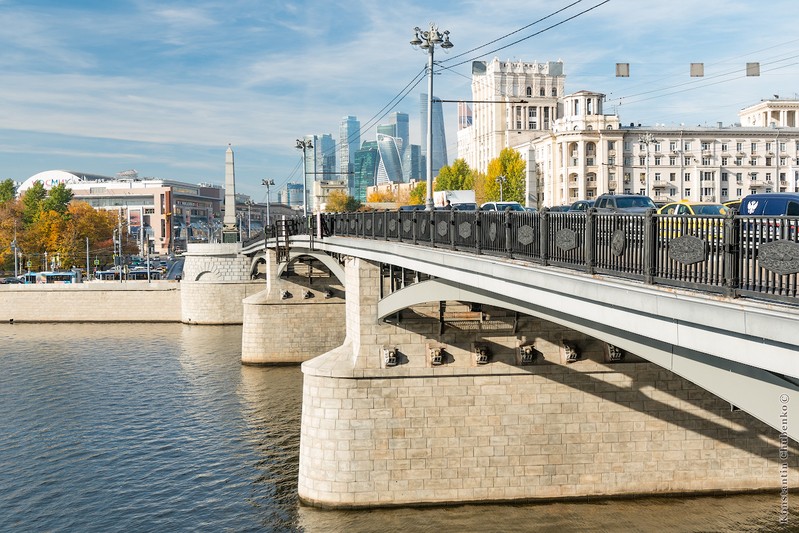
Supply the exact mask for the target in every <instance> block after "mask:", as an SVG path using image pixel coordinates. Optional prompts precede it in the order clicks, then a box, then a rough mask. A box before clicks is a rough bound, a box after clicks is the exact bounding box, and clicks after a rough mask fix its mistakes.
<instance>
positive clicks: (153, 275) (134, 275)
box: [127, 268, 161, 281]
mask: <svg viewBox="0 0 799 533" xmlns="http://www.w3.org/2000/svg"><path fill="white" fill-rule="evenodd" d="M127 279H128V280H129V281H138V280H145V281H146V280H147V269H146V268H134V269H133V270H129V271H128V275H127ZM150 279H161V271H160V270H154V269H151V270H150Z"/></svg>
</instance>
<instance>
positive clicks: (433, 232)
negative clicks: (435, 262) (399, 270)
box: [425, 210, 436, 248]
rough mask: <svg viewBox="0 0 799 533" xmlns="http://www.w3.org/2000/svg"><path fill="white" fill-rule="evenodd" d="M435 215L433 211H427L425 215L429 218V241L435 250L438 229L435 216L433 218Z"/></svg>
mask: <svg viewBox="0 0 799 533" xmlns="http://www.w3.org/2000/svg"><path fill="white" fill-rule="evenodd" d="M434 213H435V211H432V210H431V211H425V215H427V218H428V223H427V234H428V239H429V240H430V244H431V245H432V246H433V248H435V247H436V227H435V223H436V218H435V216H433V214H434Z"/></svg>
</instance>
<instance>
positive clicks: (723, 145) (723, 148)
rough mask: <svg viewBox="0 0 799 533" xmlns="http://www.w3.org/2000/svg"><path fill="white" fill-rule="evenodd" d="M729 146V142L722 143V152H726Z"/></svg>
mask: <svg viewBox="0 0 799 533" xmlns="http://www.w3.org/2000/svg"><path fill="white" fill-rule="evenodd" d="M727 148H728V146H727V143H721V151H722V152H726V151H727Z"/></svg>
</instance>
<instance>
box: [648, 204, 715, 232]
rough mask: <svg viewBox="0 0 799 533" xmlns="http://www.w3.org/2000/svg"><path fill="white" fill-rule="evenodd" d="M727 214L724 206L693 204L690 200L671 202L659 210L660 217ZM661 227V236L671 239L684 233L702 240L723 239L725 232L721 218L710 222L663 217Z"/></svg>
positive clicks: (698, 219) (692, 217)
mask: <svg viewBox="0 0 799 533" xmlns="http://www.w3.org/2000/svg"><path fill="white" fill-rule="evenodd" d="M726 213H727V208H726V207H725V206H724V205H723V204H720V203H713V202H692V201H690V200H680V201H679V202H671V203H669V204H666V205H664V206H663V207H661V208H660V209H658V214H660V215H678V216H679V215H683V216H689V215H724V214H726ZM660 227H661V230H660V234H661V235H664V236H668V237H669V238H676V237H679V236H680V235H682V234H683V233H687V234H689V235H694V236H696V237H700V238H713V239H721V237H722V232H723V229H722V228H723V222H722V220H721V218H715V219H713V220H711V221H708V220H706V219H705V220H702V219H701V218H696V217H694V216H691V217H690V218H687V219H677V218H675V217H662V219H661V221H660Z"/></svg>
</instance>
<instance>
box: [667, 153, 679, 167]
mask: <svg viewBox="0 0 799 533" xmlns="http://www.w3.org/2000/svg"><path fill="white" fill-rule="evenodd" d="M676 164H677V158H676V157H675V156H673V155H670V156H669V165H671V166H674V165H676Z"/></svg>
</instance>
